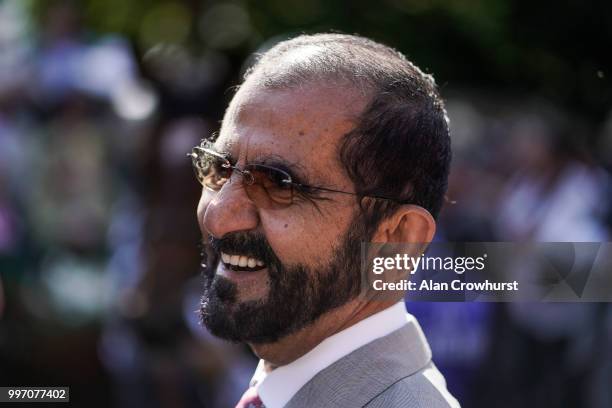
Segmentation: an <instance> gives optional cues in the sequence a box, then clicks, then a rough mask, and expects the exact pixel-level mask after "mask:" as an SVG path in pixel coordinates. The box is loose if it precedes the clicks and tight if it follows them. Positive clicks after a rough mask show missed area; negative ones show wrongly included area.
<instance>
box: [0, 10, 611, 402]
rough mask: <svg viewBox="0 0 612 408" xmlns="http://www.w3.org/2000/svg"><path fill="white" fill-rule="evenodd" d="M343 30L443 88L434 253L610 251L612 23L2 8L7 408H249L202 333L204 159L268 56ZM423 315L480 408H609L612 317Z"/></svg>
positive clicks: (445, 14) (425, 308)
mask: <svg viewBox="0 0 612 408" xmlns="http://www.w3.org/2000/svg"><path fill="white" fill-rule="evenodd" d="M330 30H335V31H341V32H346V33H359V34H361V35H365V36H368V37H371V38H373V39H375V40H378V41H382V42H384V43H387V44H389V45H391V46H394V47H396V48H397V49H399V50H400V51H402V52H403V53H405V54H406V55H407V56H408V57H409V58H410V59H411V60H413V61H414V62H415V63H416V64H417V65H419V66H420V67H421V68H423V69H424V70H425V71H427V72H431V73H433V74H434V75H435V77H436V80H437V82H438V84H439V86H440V88H441V92H442V94H443V96H444V98H445V99H446V100H447V101H448V102H447V107H448V111H449V116H450V119H451V129H452V139H453V149H454V162H453V168H452V172H451V181H450V187H449V193H448V196H449V199H450V200H452V201H453V202H454V204H449V205H447V206H446V208H445V210H444V211H443V214H442V216H441V219H440V226H439V231H438V238H437V239H439V240H450V241H525V240H535V241H608V240H609V237H610V234H611V232H612V231H611V229H612V210H611V203H612V188H611V186H612V183H611V181H610V169H611V167H612V104H611V96H612V82H611V81H610V77H611V76H612V70H611V68H612V61H611V59H612V53H610V46H611V45H612V3H610V2H609V1H605V0H599V1H591V2H588V3H587V2H581V1H566V2H556V1H551V0H546V1H538V2H533V1H526V0H465V1H464V0H450V1H442V0H380V1H377V2H372V1H366V0H353V1H349V0H333V1H332V0H308V1H305V0H284V1H279V0H258V1H254V0H252V1H248V0H243V1H240V0H236V1H214V0H208V1H197V0H183V1H162V0H131V1H124V0H80V1H43V0H40V1H36V0H0V384H1V385H3V386H8V385H41V386H43V385H46V386H50V385H58V386H59V385H64V386H65V385H67V386H70V387H71V400H72V404H73V405H74V406H87V407H108V406H113V407H140V406H146V407H160V408H164V407H212V408H224V407H232V406H234V404H235V403H236V401H237V400H238V399H239V397H240V395H241V394H242V392H243V391H244V389H245V388H246V386H247V383H248V381H249V379H250V377H251V374H252V372H253V369H254V367H255V364H256V359H255V358H254V357H253V356H252V354H251V353H250V352H249V351H248V349H246V348H245V347H241V346H235V345H228V344H225V343H223V342H220V341H218V340H216V339H214V338H213V337H211V336H210V335H209V334H207V333H206V331H205V330H204V329H202V328H201V327H199V326H198V323H197V318H196V315H195V313H194V311H195V310H196V308H197V304H198V300H199V296H200V280H199V277H198V266H197V265H198V262H199V255H198V246H197V245H198V241H199V232H198V228H197V224H196V219H195V207H196V204H197V200H198V196H199V185H198V183H197V182H196V181H195V179H194V177H193V175H192V170H191V167H190V166H191V165H190V161H189V160H188V159H186V158H185V153H186V152H187V151H189V149H190V148H191V147H192V146H193V145H195V144H197V143H198V141H199V140H200V139H201V138H202V137H205V136H207V135H208V134H210V133H211V132H214V131H215V130H217V128H218V125H219V120H220V119H221V116H222V113H223V111H224V108H225V106H226V105H227V103H228V101H229V100H230V99H231V96H232V92H231V90H230V87H231V86H232V85H236V84H237V83H238V82H239V79H240V77H241V75H242V73H243V72H244V70H245V68H246V66H248V64H249V63H250V61H252V54H253V53H254V52H261V51H263V50H265V49H266V48H268V47H270V46H271V45H272V44H274V43H275V42H277V41H279V40H282V39H285V38H288V37H291V36H294V35H296V34H299V33H303V32H305V33H311V32H319V31H330ZM611 273H612V271H611ZM408 310H409V311H410V312H412V313H413V314H415V315H416V316H417V317H418V318H419V319H420V321H421V323H422V326H423V328H424V330H425V332H426V334H427V336H428V338H429V340H430V342H431V346H432V349H433V352H434V357H435V361H436V363H437V365H438V366H439V367H440V369H441V371H442V372H443V373H445V375H446V378H447V381H448V387H449V389H450V391H451V392H452V393H454V394H455V395H456V396H457V397H458V398H459V400H460V401H461V402H462V404H463V406H464V407H491V406H495V407H502V408H503V407H517V406H520V407H587V408H591V407H597V408H600V407H601V408H604V407H612V391H611V387H610V384H612V308H611V307H610V305H609V304H597V303H586V304H544V303H542V304H504V303H497V304H494V303H408Z"/></svg>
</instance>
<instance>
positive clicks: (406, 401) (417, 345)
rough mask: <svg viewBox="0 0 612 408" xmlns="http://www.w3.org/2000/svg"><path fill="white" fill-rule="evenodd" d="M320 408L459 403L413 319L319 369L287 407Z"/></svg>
mask: <svg viewBox="0 0 612 408" xmlns="http://www.w3.org/2000/svg"><path fill="white" fill-rule="evenodd" d="M319 407H333V408H358V407H367V408H383V407H384V408H442V407H444V408H448V407H453V408H455V407H459V404H458V403H457V400H455V399H454V398H453V397H452V396H451V395H450V394H449V393H448V391H447V390H446V383H445V381H444V378H443V377H442V375H441V374H440V372H439V371H438V370H437V369H436V367H435V366H434V365H433V363H432V362H431V350H430V348H429V345H428V344H427V340H426V339H425V336H424V335H423V332H422V330H421V328H420V326H419V324H418V323H417V322H416V320H414V319H413V320H412V321H410V322H408V324H406V325H405V326H404V327H402V328H401V329H399V330H396V331H394V332H393V333H391V334H389V335H387V336H385V337H381V338H379V339H376V340H374V341H372V342H371V343H368V344H366V345H365V346H363V347H361V348H358V349H357V350H355V351H354V352H352V353H350V354H348V355H347V356H345V357H343V358H341V359H340V360H338V361H336V362H335V363H333V364H332V365H330V366H329V367H327V368H326V369H324V370H323V371H321V372H319V373H318V374H317V375H315V376H314V377H313V378H312V379H311V380H310V381H309V382H308V383H306V385H304V386H303V387H302V388H301V389H300V390H299V391H298V392H297V394H295V395H294V396H293V398H292V399H291V400H290V401H289V403H288V404H287V405H286V406H285V408H319Z"/></svg>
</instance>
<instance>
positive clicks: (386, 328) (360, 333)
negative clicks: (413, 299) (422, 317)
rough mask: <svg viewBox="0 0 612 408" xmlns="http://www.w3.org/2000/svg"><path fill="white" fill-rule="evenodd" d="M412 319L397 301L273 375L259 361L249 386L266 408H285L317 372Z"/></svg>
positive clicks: (335, 335) (322, 343)
mask: <svg viewBox="0 0 612 408" xmlns="http://www.w3.org/2000/svg"><path fill="white" fill-rule="evenodd" d="M413 319H414V317H413V316H412V315H410V314H408V313H407V312H406V306H405V305H404V302H403V301H401V302H398V303H396V304H395V305H393V306H391V307H389V308H387V309H385V310H383V311H380V312H378V313H376V314H373V315H372V316H369V317H367V318H365V319H363V320H361V321H360V322H358V323H356V324H354V325H352V326H351V327H349V328H347V329H344V330H342V331H341V332H338V333H336V334H334V335H332V336H330V337H328V338H326V339H325V340H323V341H322V342H321V343H319V345H317V346H316V347H315V348H313V349H312V350H310V351H309V352H308V353H306V354H304V355H303V356H302V357H300V358H298V359H297V360H295V361H293V362H291V363H289V364H287V365H284V366H281V367H277V368H276V369H274V370H273V371H272V372H270V373H266V371H265V369H264V361H263V360H260V361H259V365H258V366H257V369H256V370H255V374H254V375H253V378H252V380H251V384H250V385H251V387H256V388H257V393H258V394H259V398H260V399H261V401H262V402H263V404H264V405H265V406H266V408H282V407H284V406H285V405H286V404H287V403H288V402H289V400H291V398H292V397H293V396H294V395H295V394H296V393H297V392H298V391H299V390H300V388H302V387H303V386H304V385H305V384H306V383H307V382H308V381H310V380H311V379H312V378H313V377H314V376H315V375H316V374H317V373H319V372H320V371H322V370H324V369H325V368H327V367H328V366H330V365H331V364H333V363H335V362H336V361H338V360H340V359H341V358H342V357H344V356H346V355H348V354H350V353H352V352H353V351H355V350H357V349H358V348H360V347H362V346H365V345H366V344H368V343H370V342H372V341H374V340H376V339H378V338H381V337H384V336H386V335H388V334H391V333H392V332H394V331H395V330H398V329H400V328H401V327H402V326H404V325H405V324H406V323H408V322H409V321H410V320H413Z"/></svg>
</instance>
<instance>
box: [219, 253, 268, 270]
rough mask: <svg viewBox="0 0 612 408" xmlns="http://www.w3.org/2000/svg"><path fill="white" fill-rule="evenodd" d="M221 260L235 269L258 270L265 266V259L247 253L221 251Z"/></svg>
mask: <svg viewBox="0 0 612 408" xmlns="http://www.w3.org/2000/svg"><path fill="white" fill-rule="evenodd" d="M221 260H222V261H223V263H224V264H225V266H227V267H228V268H229V269H231V270H234V271H257V270H260V269H263V268H264V267H265V264H264V262H263V261H261V260H259V259H257V258H253V257H250V256H246V255H238V254H228V253H225V252H221Z"/></svg>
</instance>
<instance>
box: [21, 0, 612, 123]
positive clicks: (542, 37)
mask: <svg viewBox="0 0 612 408" xmlns="http://www.w3.org/2000/svg"><path fill="white" fill-rule="evenodd" d="M54 3H57V1H36V0H30V1H29V5H30V10H31V12H32V13H33V15H34V16H35V17H36V18H37V19H42V18H44V15H45V13H46V11H47V10H49V9H50V5H53V4H54ZM73 3H74V4H77V6H78V7H79V9H80V10H81V11H82V19H83V23H84V24H83V25H84V27H86V28H87V29H88V30H90V31H91V32H95V33H113V32H114V33H121V34H123V35H125V36H127V37H128V38H129V39H130V40H131V42H132V44H133V45H134V47H135V49H136V50H137V52H138V53H140V54H141V55H144V54H145V53H146V51H147V50H149V49H150V48H151V47H154V46H155V45H157V44H180V45H181V46H183V47H186V49H188V50H189V51H190V52H192V53H194V54H196V55H198V54H202V53H205V52H208V51H209V50H217V51H222V52H223V53H225V54H229V55H231V56H233V57H235V58H234V61H240V60H242V59H244V58H246V57H247V56H248V55H249V54H250V53H251V52H253V51H255V50H257V48H258V47H259V46H260V45H261V44H262V43H263V42H264V41H265V40H268V39H270V38H275V37H276V38H277V37H280V38H283V37H286V36H290V35H294V34H297V33H302V32H306V33H310V32H319V31H340V32H347V33H359V34H361V35H364V36H368V37H371V38H373V39H376V40H379V41H382V42H385V43H387V44H390V45H392V46H394V47H396V48H398V49H399V50H401V51H402V52H404V53H405V54H406V55H408V56H409V58H411V59H412V60H414V61H415V62H416V63H417V64H418V65H419V66H421V67H423V68H424V69H425V70H426V71H429V72H432V73H435V76H436V78H437V81H438V83H439V84H440V85H441V86H442V87H443V88H444V87H447V86H450V87H452V88H462V87H476V88H485V89H494V90H496V91H497V90H499V91H500V92H509V93H512V92H516V93H519V94H520V93H530V94H537V95H539V96H542V97H545V98H547V99H551V100H552V101H553V102H556V103H559V104H561V105H563V106H565V107H567V108H569V109H571V110H574V111H577V112H580V113H582V114H585V115H586V116H589V117H590V118H591V119H593V120H599V119H602V118H603V116H604V115H605V114H607V113H608V110H609V108H610V96H611V94H612V85H611V83H610V80H609V78H610V75H612V72H611V71H610V67H611V66H612V63H611V58H612V57H611V54H610V45H612V41H611V40H612V2H610V1H607V0H594V1H589V2H585V1H579V0H567V1H564V2H557V1H552V0H543V1H537V2H534V1H527V0H512V1H511V0H378V1H371V0H245V1H211V0H208V1H197V0H181V1H168V0H130V1H125V0H81V1H78V2H73Z"/></svg>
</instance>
